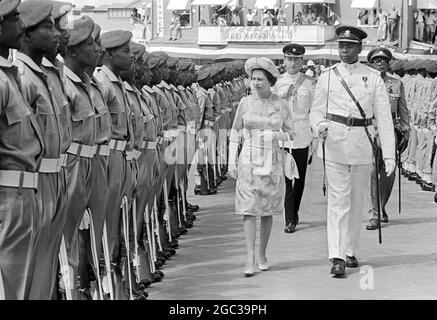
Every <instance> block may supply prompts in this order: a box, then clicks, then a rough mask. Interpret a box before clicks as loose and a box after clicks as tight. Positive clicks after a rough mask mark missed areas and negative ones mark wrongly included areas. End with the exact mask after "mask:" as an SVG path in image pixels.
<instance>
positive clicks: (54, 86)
mask: <svg viewBox="0 0 437 320" xmlns="http://www.w3.org/2000/svg"><path fill="white" fill-rule="evenodd" d="M42 66H43V68H44V71H46V72H47V81H48V83H49V87H50V89H51V90H52V92H53V95H54V98H55V102H56V104H57V107H58V109H59V119H60V120H61V130H62V140H61V153H64V154H65V153H66V152H67V149H68V147H69V146H70V143H71V138H72V137H71V131H72V124H71V112H70V106H69V104H68V101H67V99H66V91H65V77H64V65H63V63H62V62H61V61H60V60H59V59H56V61H55V64H53V63H51V62H50V61H49V60H48V59H47V58H45V57H44V58H43V59H42Z"/></svg>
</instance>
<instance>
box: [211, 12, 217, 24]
mask: <svg viewBox="0 0 437 320" xmlns="http://www.w3.org/2000/svg"><path fill="white" fill-rule="evenodd" d="M218 18H219V15H218V13H214V14H213V15H212V20H211V25H212V26H218Z"/></svg>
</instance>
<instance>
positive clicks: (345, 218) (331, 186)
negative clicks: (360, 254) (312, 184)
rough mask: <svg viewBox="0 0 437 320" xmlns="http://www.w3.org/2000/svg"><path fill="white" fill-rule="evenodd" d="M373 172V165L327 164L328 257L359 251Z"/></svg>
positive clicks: (353, 254) (337, 256)
mask: <svg viewBox="0 0 437 320" xmlns="http://www.w3.org/2000/svg"><path fill="white" fill-rule="evenodd" d="M371 171H372V165H371V164H369V165H355V166H350V165H344V164H340V163H336V162H327V163H326V176H327V181H328V249H329V259H333V258H339V259H343V260H346V255H348V256H350V257H354V256H355V255H356V254H357V251H358V248H359V240H360V232H361V224H362V219H363V215H364V214H365V213H366V214H367V211H368V209H369V199H370V177H371Z"/></svg>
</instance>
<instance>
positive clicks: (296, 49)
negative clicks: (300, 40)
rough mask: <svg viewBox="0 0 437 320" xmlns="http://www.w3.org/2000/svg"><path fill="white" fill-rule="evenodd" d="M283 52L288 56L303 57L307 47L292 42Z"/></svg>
mask: <svg viewBox="0 0 437 320" xmlns="http://www.w3.org/2000/svg"><path fill="white" fill-rule="evenodd" d="M282 52H283V53H284V55H285V56H286V57H291V58H302V57H303V55H304V54H305V47H303V46H301V45H300V44H297V43H291V44H288V45H286V46H285V47H284V48H283V49H282Z"/></svg>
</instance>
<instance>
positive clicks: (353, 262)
mask: <svg viewBox="0 0 437 320" xmlns="http://www.w3.org/2000/svg"><path fill="white" fill-rule="evenodd" d="M359 266H360V264H359V263H358V260H357V258H355V257H349V256H346V267H347V268H358V267H359Z"/></svg>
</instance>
